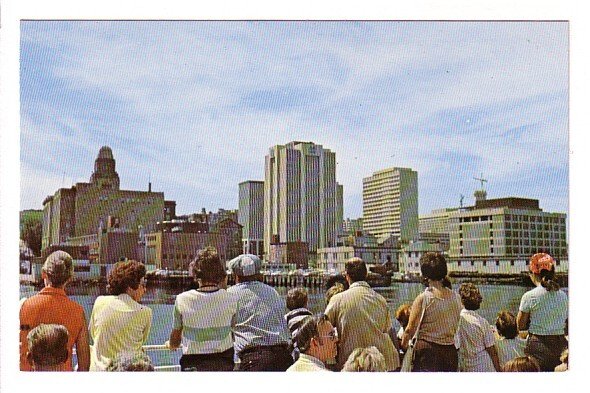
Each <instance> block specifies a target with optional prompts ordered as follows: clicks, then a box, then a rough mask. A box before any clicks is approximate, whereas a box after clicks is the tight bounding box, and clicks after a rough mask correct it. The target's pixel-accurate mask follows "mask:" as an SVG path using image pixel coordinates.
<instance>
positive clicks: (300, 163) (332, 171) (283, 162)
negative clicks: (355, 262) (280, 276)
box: [264, 142, 342, 255]
mask: <svg viewBox="0 0 590 393" xmlns="http://www.w3.org/2000/svg"><path fill="white" fill-rule="evenodd" d="M339 193H340V194H341V192H339V190H338V184H337V183H336V155H335V153H333V152H331V151H330V150H329V149H324V148H323V147H322V146H321V145H316V144H314V143H312V142H290V143H288V144H286V145H277V146H274V147H272V148H270V150H269V154H268V155H267V156H266V158H265V176H264V248H265V253H266V254H267V255H268V251H269V248H270V244H271V243H273V244H279V243H291V242H305V243H307V244H308V246H309V251H310V252H315V251H316V250H317V249H318V248H319V247H330V246H335V245H336V237H337V234H338V230H339V228H340V227H341V225H342V223H341V221H339V220H341V219H342V217H341V215H342V214H341V211H342V210H341V207H340V206H339V204H341V200H339V199H340V198H339V196H338V195H339Z"/></svg>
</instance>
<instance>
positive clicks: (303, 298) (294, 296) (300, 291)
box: [287, 288, 307, 310]
mask: <svg viewBox="0 0 590 393" xmlns="http://www.w3.org/2000/svg"><path fill="white" fill-rule="evenodd" d="M306 307H307V290H306V289H305V288H293V289H290V290H289V292H287V308H288V309H289V310H295V309H297V308H306Z"/></svg>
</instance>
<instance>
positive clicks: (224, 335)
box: [173, 289, 238, 354]
mask: <svg viewBox="0 0 590 393" xmlns="http://www.w3.org/2000/svg"><path fill="white" fill-rule="evenodd" d="M237 309H238V298H237V296H236V295H235V294H232V293H229V292H227V291H226V290H225V289H219V290H217V291H214V292H199V291H197V290H194V289H193V290H190V291H186V292H183V293H181V294H180V295H178V296H177V297H176V302H175V303H174V320H173V328H174V329H182V352H183V353H184V354H207V353H219V352H223V351H226V350H228V349H230V348H232V347H233V339H232V319H233V318H234V316H235V315H236V312H237Z"/></svg>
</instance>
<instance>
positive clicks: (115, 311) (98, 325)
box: [89, 293, 152, 371]
mask: <svg viewBox="0 0 590 393" xmlns="http://www.w3.org/2000/svg"><path fill="white" fill-rule="evenodd" d="M151 326H152V309H151V308H149V307H147V306H144V305H141V304H139V303H138V302H136V301H135V300H133V298H132V297H131V296H129V295H128V294H126V293H122V294H120V295H118V296H99V297H97V298H96V300H95V301H94V307H93V308H92V314H91V315H90V329H89V330H90V337H92V340H93V341H94V345H93V346H92V350H91V351H90V370H91V371H102V370H104V369H105V368H106V366H107V365H108V363H109V361H110V360H113V359H116V357H117V356H118V355H120V354H122V353H127V352H130V353H133V352H139V351H141V347H142V345H143V344H145V342H146V341H147V338H148V335H149V333H150V328H151Z"/></svg>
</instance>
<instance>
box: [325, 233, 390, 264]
mask: <svg viewBox="0 0 590 393" xmlns="http://www.w3.org/2000/svg"><path fill="white" fill-rule="evenodd" d="M398 254H399V248H398V243H397V240H396V239H395V238H394V237H393V236H388V237H386V238H382V239H380V238H377V237H375V236H371V235H365V236H356V237H354V236H349V238H348V239H347V241H346V243H345V244H344V245H342V246H338V247H324V248H319V249H318V251H317V266H318V268H320V269H322V270H326V271H336V272H342V271H344V265H345V264H346V261H347V260H348V259H350V258H353V257H358V258H361V259H362V260H363V261H364V262H365V263H366V264H367V265H368V266H371V265H373V266H374V265H383V266H387V268H388V270H393V271H396V270H397V269H398Z"/></svg>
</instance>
